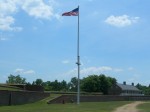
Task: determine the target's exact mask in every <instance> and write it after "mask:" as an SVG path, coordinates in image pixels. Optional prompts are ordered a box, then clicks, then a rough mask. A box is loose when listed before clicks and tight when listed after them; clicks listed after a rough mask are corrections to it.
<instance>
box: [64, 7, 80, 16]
mask: <svg viewBox="0 0 150 112" xmlns="http://www.w3.org/2000/svg"><path fill="white" fill-rule="evenodd" d="M78 15H79V8H76V9H74V10H72V11H70V12H65V13H63V14H62V16H78Z"/></svg>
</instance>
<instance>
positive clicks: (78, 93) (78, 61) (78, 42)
mask: <svg viewBox="0 0 150 112" xmlns="http://www.w3.org/2000/svg"><path fill="white" fill-rule="evenodd" d="M79 14H80V13H79V6H78V37H77V63H76V64H77V66H78V92H77V104H80V65H81V64H80V49H79V48H80V38H79V37H80V35H79V33H80V32H79Z"/></svg>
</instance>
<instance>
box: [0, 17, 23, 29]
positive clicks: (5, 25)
mask: <svg viewBox="0 0 150 112" xmlns="http://www.w3.org/2000/svg"><path fill="white" fill-rule="evenodd" d="M14 22H15V19H14V18H13V17H11V16H0V30H3V31H21V30H22V27H13V24H14Z"/></svg>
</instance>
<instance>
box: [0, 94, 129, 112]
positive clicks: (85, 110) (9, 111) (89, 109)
mask: <svg viewBox="0 0 150 112" xmlns="http://www.w3.org/2000/svg"><path fill="white" fill-rule="evenodd" d="M54 97H57V95H52V96H51V97H49V98H46V99H44V100H42V101H39V102H36V103H31V104H25V105H16V106H0V112H112V111H113V110H114V109H115V108H117V107H119V106H122V105H124V104H127V103H131V102H117V101H115V102H90V103H89V102H87V103H80V104H79V105H77V104H75V103H73V104H47V101H48V100H49V99H52V98H54Z"/></svg>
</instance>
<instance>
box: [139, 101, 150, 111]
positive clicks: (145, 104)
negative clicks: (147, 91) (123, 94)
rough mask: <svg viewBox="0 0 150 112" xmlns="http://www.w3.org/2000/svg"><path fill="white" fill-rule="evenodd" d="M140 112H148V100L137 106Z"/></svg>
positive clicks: (149, 108) (149, 104) (149, 105)
mask: <svg viewBox="0 0 150 112" xmlns="http://www.w3.org/2000/svg"><path fill="white" fill-rule="evenodd" d="M137 108H138V109H139V110H140V112H150V102H146V103H143V104H141V105H139V106H138V107H137Z"/></svg>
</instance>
